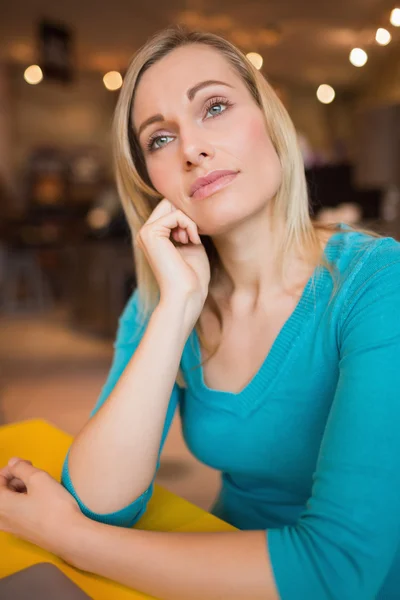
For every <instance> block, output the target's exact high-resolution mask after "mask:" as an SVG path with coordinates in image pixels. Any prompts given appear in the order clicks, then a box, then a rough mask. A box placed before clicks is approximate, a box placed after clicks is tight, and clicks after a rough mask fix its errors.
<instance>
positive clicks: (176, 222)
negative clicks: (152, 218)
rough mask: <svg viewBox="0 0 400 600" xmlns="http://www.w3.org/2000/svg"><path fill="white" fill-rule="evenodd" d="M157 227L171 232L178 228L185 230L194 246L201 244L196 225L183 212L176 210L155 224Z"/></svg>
mask: <svg viewBox="0 0 400 600" xmlns="http://www.w3.org/2000/svg"><path fill="white" fill-rule="evenodd" d="M155 225H159V226H160V227H167V228H168V229H170V230H172V229H175V228H178V227H179V228H181V229H184V230H185V231H186V232H187V234H188V236H189V238H190V240H191V241H192V242H193V243H194V244H201V240H200V236H199V234H198V232H197V225H196V223H195V222H194V221H192V219H190V218H189V217H188V216H187V215H185V213H183V212H182V211H181V210H175V211H173V212H171V213H169V214H167V215H164V216H163V217H161V218H160V219H158V220H157V222H155V223H154V226H155Z"/></svg>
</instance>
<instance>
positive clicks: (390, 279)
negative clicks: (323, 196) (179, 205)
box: [267, 245, 400, 600]
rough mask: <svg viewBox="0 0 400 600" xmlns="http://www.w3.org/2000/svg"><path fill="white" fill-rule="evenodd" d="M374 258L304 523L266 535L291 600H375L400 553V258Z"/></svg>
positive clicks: (386, 252) (387, 250)
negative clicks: (399, 548) (399, 551)
mask: <svg viewBox="0 0 400 600" xmlns="http://www.w3.org/2000/svg"><path fill="white" fill-rule="evenodd" d="M375 255H376V256H375V258H374V257H371V259H370V260H369V261H368V268H367V269H363V270H362V271H360V272H359V273H358V274H355V276H354V280H353V283H352V285H351V289H350V290H349V292H348V294H347V298H348V300H347V302H346V304H345V305H344V306H343V308H342V318H341V320H340V325H339V327H338V330H337V336H338V337H337V339H338V347H339V352H340V362H339V380H338V385H337V389H336V393H335V396H334V400H333V404H332V406H331V410H330V414H329V418H328V421H327V425H326V429H325V431H324V436H323V440H322V444H321V447H320V452H319V457H318V462H317V466H316V470H315V473H314V476H313V488H312V494H311V498H310V499H309V501H308V503H307V506H306V509H305V510H304V512H303V513H302V514H301V516H300V518H299V520H298V521H297V523H296V524H295V525H293V526H287V527H284V528H281V529H270V530H269V531H268V532H267V538H268V548H269V553H270V557H271V563H272V567H273V571H274V576H275V579H276V583H277V587H278V590H279V594H280V597H281V598H282V600H299V599H303V598H304V599H307V600H328V599H329V600H373V598H375V597H376V595H377V594H378V592H379V590H380V589H381V588H382V585H383V583H384V580H385V578H386V576H387V574H388V572H389V570H390V567H391V565H392V562H393V559H394V556H395V554H396V551H397V550H398V546H399V540H400V252H399V249H398V246H396V247H394V246H392V247H388V246H384V245H382V249H381V251H378V252H376V253H375ZM310 376H312V373H310ZM311 409H312V407H311ZM398 597H400V590H399V596H398Z"/></svg>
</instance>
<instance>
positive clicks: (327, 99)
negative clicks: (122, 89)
mask: <svg viewBox="0 0 400 600" xmlns="http://www.w3.org/2000/svg"><path fill="white" fill-rule="evenodd" d="M317 98H318V100H319V101H320V102H322V104H330V103H331V102H333V100H334V98H335V90H334V89H333V87H331V86H330V85H327V84H326V83H323V84H322V85H320V86H319V88H318V89H317Z"/></svg>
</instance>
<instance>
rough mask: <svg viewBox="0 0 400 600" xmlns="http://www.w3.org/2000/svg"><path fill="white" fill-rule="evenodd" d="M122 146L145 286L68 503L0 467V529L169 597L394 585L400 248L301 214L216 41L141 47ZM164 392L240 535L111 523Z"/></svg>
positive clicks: (151, 439) (139, 464)
mask: <svg viewBox="0 0 400 600" xmlns="http://www.w3.org/2000/svg"><path fill="white" fill-rule="evenodd" d="M114 141H115V156H116V167H117V180H118V186H119V192H120V196H121V198H122V201H123V204H124V208H125V212H126V215H127V218H128V221H129V223H130V225H131V229H132V234H133V239H134V242H135V259H136V264H137V273H138V281H139V289H138V291H137V292H135V293H134V294H133V296H132V298H131V299H130V301H129V302H128V304H127V307H126V308H125V311H124V313H123V315H122V318H121V319H120V324H119V331H118V335H117V340H116V345H115V348H116V350H115V357H114V361H113V365H112V368H111V372H110V374H109V377H108V380H107V382H106V384H105V386H104V388H103V391H102V393H101V396H100V398H99V400H98V402H97V405H96V407H95V409H94V411H93V413H92V418H91V419H90V421H89V422H88V423H87V424H86V425H85V427H84V428H83V429H82V431H81V432H80V433H79V435H78V436H77V437H76V439H75V441H74V443H73V444H72V447H71V449H70V452H69V454H68V457H67V459H66V461H65V464H64V470H63V484H64V486H65V487H66V488H67V490H69V492H70V493H71V494H68V493H67V491H65V489H63V487H61V486H60V485H59V484H58V483H57V482H55V481H54V480H52V479H51V478H50V477H49V476H48V475H47V474H46V473H43V472H42V471H38V470H37V469H35V468H34V467H33V466H32V465H30V464H29V463H27V462H25V461H22V460H19V459H13V460H12V461H11V464H9V465H8V466H7V467H5V468H4V469H3V488H2V490H1V491H2V493H1V495H0V514H1V515H2V516H1V523H2V525H1V527H2V528H3V529H5V530H7V531H11V532H13V533H15V534H16V535H18V536H21V537H23V538H26V539H29V540H30V541H32V542H34V543H36V544H38V545H40V546H43V547H45V548H48V549H49V550H51V551H52V552H55V553H57V554H59V555H61V556H62V557H63V558H64V559H65V560H67V561H69V562H71V563H72V564H74V565H75V566H77V567H79V568H81V569H85V570H88V571H91V572H94V573H97V574H100V575H104V576H106V577H109V578H112V579H115V580H117V581H119V582H121V583H123V584H126V585H128V586H131V587H134V588H136V589H139V590H141V591H143V592H145V593H147V594H150V595H152V596H156V597H160V598H167V599H171V600H172V599H173V600H178V599H185V600H191V599H193V600H194V599H198V598H215V599H216V598H218V599H219V598H230V599H233V598H236V599H246V600H250V599H261V598H262V599H267V600H277V599H278V598H282V599H283V600H298V599H300V600H325V599H326V600H328V599H338V600H345V599H347V598H348V599H351V600H367V599H368V600H369V599H371V598H378V599H379V600H382V599H383V598H385V599H388V598H395V597H396V598H397V597H398V595H399V590H400V553H399V548H398V547H399V541H400V435H399V434H398V423H399V416H400V403H399V402H398V399H399V390H400V369H399V368H398V364H397V363H398V355H399V351H400V319H399V317H398V306H399V303H400V245H399V244H398V243H397V242H395V241H394V240H393V239H391V238H378V237H374V236H372V235H369V234H366V233H362V232H356V231H353V230H350V229H348V228H346V227H343V226H342V227H340V226H338V227H335V228H330V229H329V228H325V229H324V228H323V227H322V226H320V227H319V228H318V227H317V226H316V225H315V224H313V223H312V222H311V220H310V217H309V212H308V200H307V191H306V185H305V178H304V168H303V163H302V160H301V156H300V153H299V150H298V146H297V142H296V134H295V131H294V128H293V126H292V123H291V121H290V119H289V117H288V115H287V113H286V111H285V109H284V108H283V106H282V105H281V103H280V102H279V100H278V98H277V97H276V95H275V94H274V92H273V91H272V89H271V88H270V86H269V85H268V83H267V82H266V81H265V79H264V78H263V77H262V75H261V74H260V73H259V72H258V71H256V70H255V69H254V68H253V67H252V65H251V64H250V63H249V62H248V61H247V59H246V58H245V57H244V56H243V55H242V54H241V53H240V52H239V51H238V50H237V49H236V48H235V47H233V46H232V45H231V44H229V43H228V42H226V41H225V40H223V39H221V38H219V37H216V36H214V35H211V34H202V33H190V32H189V33H188V32H185V30H183V29H180V28H175V29H172V30H167V31H164V32H161V33H160V34H158V35H157V36H155V37H154V38H153V39H152V40H150V41H149V42H148V43H147V44H146V45H145V46H144V47H143V48H142V49H141V50H140V51H139V52H138V53H137V55H136V56H135V58H134V60H133V62H132V63H131V65H130V67H129V70H128V73H127V75H126V79H125V83H124V86H123V89H122V92H121V95H120V98H119V103H118V106H117V110H116V115H115V129H114ZM200 236H201V237H200ZM200 363H202V364H200ZM178 370H179V375H178V377H177V373H178ZM106 399H107V402H106ZM178 404H179V410H180V414H181V418H182V423H183V432H184V436H185V439H186V442H187V444H188V446H189V448H190V449H191V451H192V452H193V453H194V454H195V455H196V456H197V457H198V458H199V459H200V460H202V461H204V462H205V463H207V464H209V465H211V466H212V467H214V468H216V469H219V470H221V472H222V488H221V492H220V495H219V497H218V499H217V501H216V503H215V505H214V507H213V509H212V512H213V513H214V514H216V515H217V516H219V517H221V518H222V519H225V520H226V521H228V522H230V523H232V524H233V525H235V526H236V527H237V528H238V529H240V531H237V532H229V533H208V534H206V533H202V534H198V533H193V534H178V533H164V532H148V531H140V530H137V529H135V530H130V529H121V528H120V527H115V526H125V527H130V526H132V525H133V524H135V523H136V522H137V521H138V520H139V519H140V517H141V516H142V515H143V513H144V512H145V510H146V505H147V502H148V500H149V498H150V496H151V493H152V489H153V483H154V477H155V473H156V469H157V467H158V465H159V457H160V453H161V450H162V446H163V444H164V441H165V438H166V435H167V433H168V429H169V426H170V423H171V419H172V416H173V414H174V411H175V408H176V406H177V405H178ZM13 490H19V491H21V490H22V491H26V492H27V493H26V494H24V495H18V494H17V493H16V491H13ZM72 496H73V497H74V498H73V497H72ZM49 514H50V515H51V517H50V518H48V516H47V515H49ZM205 574H207V577H205Z"/></svg>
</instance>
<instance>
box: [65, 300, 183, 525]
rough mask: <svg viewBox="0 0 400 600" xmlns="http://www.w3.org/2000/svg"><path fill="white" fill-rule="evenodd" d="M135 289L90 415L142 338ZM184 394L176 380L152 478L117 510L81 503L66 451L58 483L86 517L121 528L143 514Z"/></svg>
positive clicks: (118, 375)
mask: <svg viewBox="0 0 400 600" xmlns="http://www.w3.org/2000/svg"><path fill="white" fill-rule="evenodd" d="M138 301H139V298H138V291H137V290H136V291H135V292H134V293H133V294H132V296H131V298H130V300H129V301H128V303H127V305H126V307H125V309H124V311H123V313H122V315H121V317H120V319H119V326H118V332H117V337H116V340H115V343H114V357H113V361H112V365H111V369H110V372H109V374H108V377H107V380H106V382H105V384H104V386H103V388H102V390H101V393H100V396H99V398H98V400H97V402H96V405H95V407H94V408H93V410H92V411H91V413H90V417H93V416H94V415H95V414H96V413H97V411H98V410H99V409H100V408H101V406H102V405H103V404H104V402H106V400H107V398H108V397H109V395H110V394H111V392H112V391H113V389H114V387H115V385H116V383H117V381H118V380H119V378H120V377H121V375H122V373H123V371H124V369H125V367H126V366H127V364H128V362H129V360H130V359H131V357H132V356H133V354H134V352H135V350H136V349H137V347H138V346H139V344H140V341H141V339H142V337H143V334H144V331H145V329H146V326H147V323H144V324H143V323H141V321H140V318H139V311H138V306H139V305H138ZM182 393H183V390H182V389H181V388H179V387H178V386H177V384H176V383H175V385H174V387H173V390H172V394H171V398H170V402H169V405H168V409H167V415H166V419H165V424H164V430H163V434H162V438H161V444H160V450H159V454H158V461H157V467H156V471H155V473H154V477H153V480H152V482H151V484H150V486H149V488H148V489H147V490H145V491H144V492H143V494H141V496H139V497H138V498H136V499H135V500H134V501H133V502H132V503H131V504H129V505H128V506H125V507H123V508H122V509H121V510H119V511H115V512H112V513H107V514H99V513H95V512H93V511H91V510H89V508H88V507H87V506H86V505H85V504H84V503H83V502H82V500H81V499H80V498H79V496H78V495H77V493H76V491H75V488H74V485H73V483H72V481H71V477H70V473H69V468H68V458H69V451H68V453H67V456H66V458H65V461H64V465H63V469H62V475H61V483H62V484H63V485H64V487H65V488H66V489H67V490H68V491H69V492H70V493H71V494H72V495H73V496H74V498H75V499H76V501H77V502H78V504H79V507H80V509H81V511H82V512H83V513H84V514H85V515H86V516H87V517H89V518H91V519H93V520H95V521H100V522H102V523H108V524H110V525H118V526H122V527H131V526H133V525H134V524H135V523H136V522H137V521H138V520H139V519H140V518H141V517H142V516H143V514H144V513H145V511H146V508H147V503H148V501H149V500H150V498H151V496H152V493H153V488H154V480H155V477H156V473H157V470H158V468H159V466H160V455H161V452H162V449H163V446H164V443H165V440H166V438H167V435H168V431H169V429H170V426H171V423H172V419H173V416H174V414H175V410H176V406H177V404H178V402H179V399H180V395H181V394H182Z"/></svg>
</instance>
